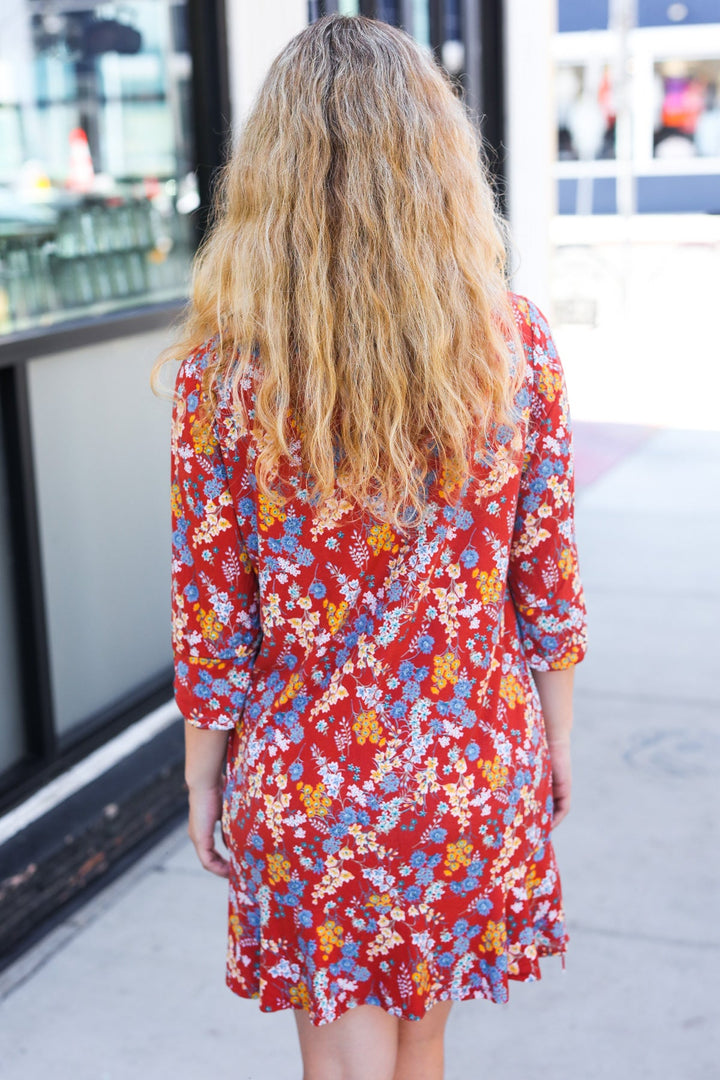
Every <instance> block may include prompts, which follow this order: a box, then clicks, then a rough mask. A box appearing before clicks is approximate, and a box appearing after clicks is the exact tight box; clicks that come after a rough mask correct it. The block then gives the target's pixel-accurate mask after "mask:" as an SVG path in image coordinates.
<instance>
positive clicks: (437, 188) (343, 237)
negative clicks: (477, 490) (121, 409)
mask: <svg viewBox="0 0 720 1080" xmlns="http://www.w3.org/2000/svg"><path fill="white" fill-rule="evenodd" d="M505 266H506V250H505V244H504V229H503V224H502V221H501V219H500V218H499V216H498V214H497V212H496V208H495V201H494V197H493V193H492V189H491V187H490V184H489V182H488V180H487V177H486V173H485V169H484V166H483V164H482V155H481V143H480V140H479V136H478V134H477V131H476V129H475V127H474V125H473V123H472V121H471V119H470V118H469V116H468V114H467V113H466V110H465V108H464V106H463V104H462V102H461V101H460V100H458V98H457V97H456V95H455V93H454V91H453V88H452V86H451V84H450V82H449V80H448V78H447V77H446V76H445V74H444V73H443V72H442V70H441V69H440V68H439V67H438V65H437V64H436V63H435V61H434V60H433V58H432V57H431V56H430V55H429V54H427V53H426V52H425V51H424V50H423V49H422V48H421V47H420V46H418V45H417V44H416V42H415V41H414V40H413V39H412V38H411V37H410V36H409V35H407V34H406V33H404V32H403V31H401V30H396V29H394V28H393V27H391V26H389V25H387V24H385V23H381V22H376V21H374V20H371V19H367V18H363V17H361V16H351V17H347V16H334V15H333V16H328V17H326V18H322V19H319V20H318V21H317V22H315V23H313V24H312V25H310V26H308V27H307V28H306V29H305V30H303V31H302V32H301V33H300V34H298V35H297V37H295V38H293V40H292V41H290V43H289V44H288V45H287V46H286V48H285V49H283V51H282V52H281V53H280V55H279V56H278V57H277V58H276V60H275V61H274V63H273V64H272V66H271V68H270V70H269V73H268V75H267V77H266V79H265V82H264V84H263V86H262V88H261V90H260V92H259V95H258V97H257V100H256V102H255V105H254V107H253V109H252V111H251V112H250V115H249V116H248V118H247V121H246V123H245V125H244V127H243V129H242V132H241V134H240V136H239V139H238V142H237V144H236V147H235V149H234V151H233V152H232V154H231V156H230V158H229V160H228V163H227V165H226V166H225V168H224V170H223V172H222V174H221V179H220V182H219V184H218V187H217V190H216V198H215V206H214V217H213V222H212V226H211V228H210V230H209V233H208V235H207V236H206V238H205V240H204V242H203V243H202V245H201V248H200V250H199V252H198V255H197V256H196V261H195V265H194V277H193V286H192V294H191V301H190V304H189V308H188V311H187V314H186V317H185V321H184V324H183V327H182V331H181V339H180V341H179V342H176V344H175V345H174V347H173V349H172V350H171V351H172V354H173V355H174V356H175V357H177V356H178V355H185V354H187V353H189V352H190V351H192V350H193V349H195V348H196V347H198V346H199V345H201V344H202V343H204V342H206V341H208V340H209V339H212V338H213V337H217V341H218V344H217V347H216V349H215V350H214V352H213V356H212V358H211V361H210V364H209V367H208V368H207V369H206V371H205V390H206V406H207V409H208V415H209V416H210V417H212V413H213V408H214V407H215V406H216V404H217V388H218V386H219V383H220V382H221V381H223V380H224V381H227V380H228V379H229V380H231V385H232V388H233V398H232V400H233V402H234V406H235V408H236V409H237V410H238V411H243V409H244V408H246V407H245V406H243V402H242V395H241V393H240V389H239V387H240V383H241V381H242V379H243V375H244V373H246V371H247V368H248V364H249V363H250V362H251V357H252V356H253V352H254V354H255V356H256V358H257V360H258V363H259V368H260V370H261V377H260V378H259V380H258V383H257V392H256V400H255V416H254V428H255V433H256V435H257V436H258V446H259V448H260V452H259V455H258V458H257V462H256V473H257V479H258V486H259V489H260V491H261V492H263V493H265V494H269V493H271V492H272V491H273V490H275V491H276V493H277V483H278V480H279V476H280V468H281V463H282V461H283V460H284V459H287V458H288V456H289V454H290V442H291V440H292V438H293V435H294V437H295V438H297V437H298V435H299V438H300V443H301V448H302V449H301V456H302V462H303V466H304V468H305V470H306V472H307V476H308V478H309V481H308V483H309V487H310V490H311V491H312V492H313V494H314V496H315V497H317V498H318V499H324V498H327V497H329V496H330V495H331V494H332V493H333V491H334V489H335V485H336V484H337V485H338V487H339V488H340V490H341V492H342V494H343V495H344V496H346V497H350V498H354V499H355V500H356V501H358V502H359V503H360V504H361V505H364V506H366V507H370V508H371V509H372V511H373V513H374V514H376V516H378V517H380V518H382V519H384V520H386V521H388V522H389V523H391V524H393V525H394V526H396V527H399V528H402V527H403V526H404V525H406V524H407V523H408V522H410V521H413V520H417V519H418V515H421V514H422V511H423V509H424V506H425V503H426V498H427V487H426V481H427V478H428V476H429V475H430V474H431V472H432V471H433V470H434V471H435V473H438V472H440V471H441V470H445V473H444V475H445V476H446V477H452V479H453V482H454V484H455V485H458V484H459V483H461V482H462V481H463V480H464V479H465V478H466V477H467V475H468V471H469V454H470V451H471V445H472V442H473V439H474V438H475V437H480V438H482V439H483V440H484V444H485V448H486V450H487V448H489V449H490V453H492V448H493V446H496V445H497V443H496V442H495V441H494V439H495V436H494V432H497V430H498V426H500V425H502V426H504V427H505V428H506V429H507V428H508V426H509V427H510V429H513V428H514V427H515V425H516V422H517V421H516V417H515V413H514V410H513V397H514V394H515V391H516V389H517V387H518V386H519V383H520V380H521V379H522V370H523V363H522V357H523V350H522V346H521V344H520V341H519V337H518V331H517V328H516V325H515V321H514V318H513V314H512V309H511V305H510V299H509V296H508V282H507V279H506V270H505ZM508 342H511V343H512V346H510V347H509V345H508ZM513 346H514V347H513ZM512 353H514V356H515V360H513V357H512ZM164 359H165V357H162V358H161V360H160V361H159V364H160V363H162V362H163V361H164ZM245 419H247V416H246V417H245ZM291 420H292V424H291V422H290V421H291ZM293 429H294V430H293ZM506 439H507V430H506V432H505V440H506ZM505 440H504V441H505Z"/></svg>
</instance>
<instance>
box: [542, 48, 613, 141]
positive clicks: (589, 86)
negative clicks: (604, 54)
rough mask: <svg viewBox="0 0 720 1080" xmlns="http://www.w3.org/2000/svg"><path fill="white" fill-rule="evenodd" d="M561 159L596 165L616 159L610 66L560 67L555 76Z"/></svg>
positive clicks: (592, 62) (594, 62)
mask: <svg viewBox="0 0 720 1080" xmlns="http://www.w3.org/2000/svg"><path fill="white" fill-rule="evenodd" d="M555 98H556V102H557V117H558V120H557V123H558V158H559V160H560V161H577V160H580V161H596V160H598V159H601V158H614V157H615V102H614V99H613V90H612V83H611V73H610V65H609V64H608V63H605V62H603V61H600V60H597V59H595V58H593V59H592V60H588V61H587V63H576V64H558V67H557V72H556V76H555Z"/></svg>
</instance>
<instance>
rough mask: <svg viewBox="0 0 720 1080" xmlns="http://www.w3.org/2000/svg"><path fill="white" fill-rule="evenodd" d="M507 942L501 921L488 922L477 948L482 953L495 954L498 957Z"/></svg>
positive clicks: (503, 924)
mask: <svg viewBox="0 0 720 1080" xmlns="http://www.w3.org/2000/svg"><path fill="white" fill-rule="evenodd" d="M506 941H507V931H506V929H505V923H504V921H503V920H502V919H500V920H499V921H498V922H493V920H492V919H490V920H489V922H488V924H487V927H486V929H485V933H484V934H483V936H482V939H481V941H480V946H479V948H480V949H481V950H482V951H483V952H496V953H497V954H498V956H500V954H501V953H502V952H504V951H505V943H506Z"/></svg>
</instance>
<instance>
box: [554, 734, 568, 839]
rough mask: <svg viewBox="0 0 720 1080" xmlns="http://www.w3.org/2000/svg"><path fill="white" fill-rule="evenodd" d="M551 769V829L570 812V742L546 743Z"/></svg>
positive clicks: (562, 740) (563, 740)
mask: <svg viewBox="0 0 720 1080" xmlns="http://www.w3.org/2000/svg"><path fill="white" fill-rule="evenodd" d="M548 750H549V751H550V765H551V768H552V796H553V819H552V825H551V826H550V828H551V829H554V828H556V826H558V825H559V824H560V822H561V821H562V820H563V818H564V817H567V815H568V813H569V812H570V791H571V787H572V769H571V764H570V740H569V739H558V740H556V741H553V742H548Z"/></svg>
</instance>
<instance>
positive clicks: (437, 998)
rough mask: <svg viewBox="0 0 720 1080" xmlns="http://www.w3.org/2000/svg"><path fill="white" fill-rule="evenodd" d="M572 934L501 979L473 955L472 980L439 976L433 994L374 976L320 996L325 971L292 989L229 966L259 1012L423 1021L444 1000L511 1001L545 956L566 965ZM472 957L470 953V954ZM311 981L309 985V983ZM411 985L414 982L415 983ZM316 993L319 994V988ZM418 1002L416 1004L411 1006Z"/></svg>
mask: <svg viewBox="0 0 720 1080" xmlns="http://www.w3.org/2000/svg"><path fill="white" fill-rule="evenodd" d="M567 944H568V937H567V934H566V935H565V939H564V940H563V941H562V942H558V943H557V945H554V944H553V945H540V946H537V947H536V952H535V956H534V957H527V956H522V957H521V958H520V959H521V961H522V962H518V963H517V964H513V965H512V968H511V970H508V971H507V972H506V973H505V974H504V975H503V978H502V979H501V980H497V979H496V980H494V981H493V980H491V979H490V978H488V976H487V974H485V973H483V972H482V971H481V970H480V968H481V963H482V961H481V960H480V958H479V957H478V958H475V957H474V956H473V957H472V959H473V966H472V967H468V968H467V971H466V972H465V974H466V976H467V980H466V981H465V982H463V983H461V984H459V985H458V984H457V981H456V980H453V981H449V980H437V981H436V982H435V983H434V984H433V988H432V992H431V993H428V994H426V995H420V994H414V993H413V994H411V997H408V996H407V994H405V993H401V987H400V985H399V981H398V982H395V983H394V984H393V983H390V982H389V981H388V982H383V983H381V982H379V981H378V980H377V979H374V980H373V981H372V982H370V983H369V985H366V986H364V987H358V988H357V990H356V991H353V992H352V995H351V996H349V995H347V994H343V995H341V996H339V997H335V998H332V999H329V998H328V997H327V996H326V995H318V993H317V992H316V991H317V989H318V987H316V986H315V985H314V984H315V982H316V981H318V975H319V976H320V980H319V981H320V982H321V983H322V982H323V981H327V980H324V979H323V976H324V975H325V976H326V975H327V971H326V969H323V970H322V971H320V972H318V973H316V975H315V977H314V979H312V980H311V979H308V980H307V982H304V981H302V980H301V981H300V982H298V983H296V984H294V985H293V986H292V987H291V988H290V989H289V990H283V988H281V987H280V986H279V985H278V984H277V983H272V984H271V983H269V982H268V981H267V980H265V981H263V980H261V979H259V978H258V977H254V978H251V979H250V980H246V979H243V978H242V977H240V976H238V975H236V974H234V973H233V972H232V971H230V970H228V971H227V974H226V979H225V982H226V985H227V986H228V987H229V989H230V990H232V992H233V993H234V994H235V995H236V996H237V997H241V998H244V999H246V1000H251V1001H258V1002H259V1007H260V1011H261V1012H264V1013H273V1012H282V1011H284V1010H286V1009H301V1010H303V1011H304V1012H307V1013H308V1015H309V1018H310V1021H311V1022H312V1024H313V1025H314V1026H315V1027H322V1026H323V1025H325V1024H329V1023H331V1022H333V1021H334V1020H339V1019H340V1017H341V1016H343V1015H344V1014H345V1013H346V1012H349V1011H350V1009H355V1008H357V1007H358V1006H360V1005H378V1006H380V1008H382V1009H384V1011H385V1012H386V1013H388V1014H389V1015H390V1016H396V1017H397V1018H398V1019H401V1020H411V1021H412V1020H422V1018H423V1017H424V1016H425V1014H426V1013H427V1012H428V1011H429V1010H430V1009H431V1008H432V1007H433V1006H434V1005H437V1004H439V1003H440V1002H441V1001H454V1002H459V1001H473V1000H478V999H482V1000H486V1001H490V1002H493V1003H494V1004H499V1005H506V1004H508V1003H509V986H508V984H509V982H510V981H511V980H512V981H513V982H539V981H540V979H541V978H542V971H541V968H540V960H545V959H547V958H549V957H558V958H559V959H560V960H561V961H562V966H563V970H564V969H565V959H566V954H567ZM467 955H468V956H471V954H467ZM473 979H476V980H479V981H480V985H478V986H474V985H472V982H473ZM308 984H310V985H308ZM411 985H412V984H411ZM314 991H315V992H314ZM411 1006H414V1007H411Z"/></svg>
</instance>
